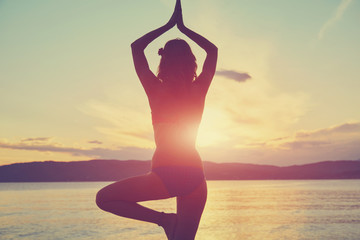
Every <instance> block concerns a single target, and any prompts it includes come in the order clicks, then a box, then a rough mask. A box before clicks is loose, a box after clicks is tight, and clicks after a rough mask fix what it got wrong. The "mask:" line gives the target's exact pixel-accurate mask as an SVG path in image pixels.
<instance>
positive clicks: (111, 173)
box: [0, 159, 360, 182]
mask: <svg viewBox="0 0 360 240" xmlns="http://www.w3.org/2000/svg"><path fill="white" fill-rule="evenodd" d="M150 169H151V161H150V160H147V161H141V160H115V159H110V160H101V159H93V160H87V161H72V162H58V161H45V162H29V163H13V164H9V165H3V166H0V182H63V181H117V180H120V179H124V178H128V177H132V176H136V175H141V174H145V173H147V172H149V171H150ZM204 171H205V176H206V178H207V179H208V180H295V179H360V161H359V160H338V161H322V162H316V163H309V164H304V165H292V166H273V165H259V164H251V163H234V162H232V163H216V162H208V161H204Z"/></svg>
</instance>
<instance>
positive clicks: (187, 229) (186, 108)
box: [96, 0, 217, 240]
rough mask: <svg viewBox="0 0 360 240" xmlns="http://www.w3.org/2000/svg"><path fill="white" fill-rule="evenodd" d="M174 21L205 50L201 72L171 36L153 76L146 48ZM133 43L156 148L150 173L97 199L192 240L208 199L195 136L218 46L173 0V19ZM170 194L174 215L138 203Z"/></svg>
mask: <svg viewBox="0 0 360 240" xmlns="http://www.w3.org/2000/svg"><path fill="white" fill-rule="evenodd" d="M175 25H177V27H178V29H179V30H180V31H181V32H182V33H184V34H185V35H186V36H188V37H189V38H190V39H191V40H193V41H194V42H195V43H197V44H198V45H199V46H200V47H201V48H203V49H204V50H205V51H206V53H207V56H206V59H205V62H204V65H203V69H202V72H201V74H200V75H199V76H196V68H197V64H196V59H195V56H194V55H193V53H192V51H191V49H190V46H189V45H188V44H187V43H186V42H185V41H184V40H181V39H174V40H170V41H169V42H167V43H166V44H165V47H164V48H161V49H159V52H158V53H159V55H161V61H160V65H159V69H158V74H157V76H155V75H154V74H153V73H152V72H151V70H150V69H149V65H148V62H147V60H146V57H145V54H144V50H145V48H146V47H147V45H148V44H149V43H151V42H152V41H153V40H154V39H156V38H157V37H159V36H160V35H162V34H163V33H165V32H166V31H168V30H169V29H171V28H172V27H174V26H175ZM131 48H132V54H133V59H134V65H135V70H136V73H137V75H138V77H139V79H140V81H141V83H142V86H143V87H144V89H145V92H146V94H147V96H148V99H149V104H150V108H151V114H152V123H153V128H154V138H155V143H156V151H155V153H154V155H153V158H152V166H151V172H150V173H148V174H146V175H143V176H137V177H132V178H129V179H125V180H122V181H119V182H115V183H113V184H110V185H108V186H106V187H104V188H103V189H101V190H100V191H99V192H98V194H97V196H96V203H97V205H98V206H99V207H100V208H101V209H103V210H105V211H108V212H111V213H113V214H116V215H118V216H122V217H127V218H132V219H137V220H141V221H146V222H151V223H156V224H158V225H159V226H161V227H163V228H164V230H165V233H166V235H167V238H168V239H172V240H187V239H194V238H195V235H196V232H197V229H198V225H199V222H200V218H201V215H202V212H203V209H204V206H205V202H206V198H207V186H206V180H205V177H204V172H203V165H202V161H201V158H200V156H199V154H198V152H197V150H196V148H195V141H196V136H197V130H198V126H199V124H200V121H201V117H202V113H203V110H204V103H205V96H206V93H207V91H208V88H209V86H210V83H211V81H212V78H213V76H214V74H215V69H216V62H217V47H216V46H215V45H214V44H212V43H211V42H209V41H208V40H206V39H205V38H204V37H202V36H200V35H199V34H197V33H195V32H193V31H192V30H190V29H188V28H187V27H186V26H185V25H184V23H183V18H182V10H181V3H180V0H177V1H176V6H175V10H174V13H173V15H172V16H171V19H170V20H169V21H168V22H167V23H166V24H165V25H164V26H162V27H160V28H158V29H156V30H154V31H152V32H149V33H147V34H146V35H144V36H143V37H141V38H139V39H138V40H136V41H135V42H133V43H132V44H131ZM170 197H176V198H177V213H176V214H174V213H163V212H158V211H155V210H152V209H149V208H146V207H144V206H141V205H139V204H138V202H142V201H149V200H157V199H165V198H170Z"/></svg>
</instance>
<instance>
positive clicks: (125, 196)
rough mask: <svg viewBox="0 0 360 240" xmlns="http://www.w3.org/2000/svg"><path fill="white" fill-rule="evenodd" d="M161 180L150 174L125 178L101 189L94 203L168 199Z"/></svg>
mask: <svg viewBox="0 0 360 240" xmlns="http://www.w3.org/2000/svg"><path fill="white" fill-rule="evenodd" d="M169 197H170V196H169V193H168V192H167V190H166V188H165V186H164V184H163V183H162V181H161V179H160V178H159V177H158V176H157V175H156V174H154V173H152V172H150V173H148V174H145V175H141V176H136V177H131V178H127V179H124V180H121V181H118V182H115V183H112V184H110V185H108V186H106V187H104V188H102V189H101V190H100V191H99V192H98V193H97V196H96V201H101V202H109V201H129V202H141V201H149V200H156V199H165V198H169Z"/></svg>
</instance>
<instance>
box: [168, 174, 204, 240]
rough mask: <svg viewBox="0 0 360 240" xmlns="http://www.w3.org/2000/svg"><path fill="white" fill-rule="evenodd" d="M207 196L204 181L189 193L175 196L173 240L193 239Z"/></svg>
mask: <svg viewBox="0 0 360 240" xmlns="http://www.w3.org/2000/svg"><path fill="white" fill-rule="evenodd" d="M206 198H207V185H206V181H204V182H203V183H202V184H201V185H200V186H199V187H198V188H197V189H196V190H195V191H194V192H192V193H191V194H189V195H186V196H181V197H177V217H178V219H177V225H176V229H175V237H174V240H194V238H195V235H196V232H197V229H198V227H199V222H200V219H201V215H202V213H203V210H204V207H205V203H206Z"/></svg>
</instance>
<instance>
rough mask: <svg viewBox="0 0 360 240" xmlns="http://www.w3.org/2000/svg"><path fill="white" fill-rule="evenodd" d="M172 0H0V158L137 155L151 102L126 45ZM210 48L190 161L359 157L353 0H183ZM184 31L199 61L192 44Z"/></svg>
mask: <svg viewBox="0 0 360 240" xmlns="http://www.w3.org/2000/svg"><path fill="white" fill-rule="evenodd" d="M174 3H175V0H151V1H150V0H120V1H118V0H87V1H80V0H75V1H74V0H61V1H60V0H17V1H11V0H1V1H0V165H4V164H10V163H14V162H30V161H45V160H56V161H74V160H87V159H94V158H98V159H120V160H127V159H139V160H149V159H151V157H152V154H153V152H154V147H155V144H154V138H153V131H152V125H151V115H150V108H149V106H148V100H147V98H146V95H145V92H144V90H143V89H142V87H141V84H140V82H139V80H138V78H137V76H136V74H135V71H134V67H133V63H132V58H131V51H130V44H131V43H132V42H133V41H134V40H135V39H137V38H139V37H140V36H142V35H143V34H145V33H147V32H149V31H150V30H153V29H155V28H157V27H159V26H161V25H162V24H165V23H166V21H167V20H168V19H169V17H170V16H171V13H172V10H173V5H174ZM182 4H183V12H184V22H185V24H186V25H188V26H189V27H190V28H192V29H193V30H195V31H197V32H199V33H200V34H202V35H204V36H205V37H207V38H208V39H209V40H211V41H212V42H213V43H214V44H216V45H217V46H218V48H219V61H218V72H217V74H216V75H215V78H214V80H213V82H212V85H211V87H210V90H209V92H208V96H207V99H206V106H205V110H204V115H203V120H202V123H201V126H200V129H199V136H198V141H197V147H198V150H199V152H200V155H201V156H202V158H203V160H207V161H215V162H245V163H256V164H271V165H294V164H305V163H310V162H318V161H324V160H357V159H360V110H359V109H360V94H359V93H360V72H359V69H360V28H359V23H360V1H358V0H302V1H298V0H275V1H267V0H251V1H250V0H183V1H182ZM175 37H181V38H184V39H185V40H188V41H189V43H191V47H192V48H193V51H194V52H195V55H196V56H197V60H198V64H199V69H201V65H202V63H203V61H204V57H205V54H204V52H203V51H202V50H201V49H200V48H199V47H198V46H196V45H194V44H193V43H192V42H190V40H189V39H187V38H186V37H184V36H183V35H182V34H181V33H180V32H178V30H177V29H173V30H171V31H170V32H168V33H166V34H165V35H163V36H162V37H160V38H159V39H157V40H156V41H155V42H153V43H152V44H151V45H150V46H149V47H148V48H147V49H146V55H147V57H148V61H149V63H150V67H151V69H152V70H153V71H154V72H156V69H157V65H158V63H159V56H158V55H157V50H158V49H159V48H160V47H162V46H163V45H164V43H165V42H166V41H167V40H169V39H172V38H175Z"/></svg>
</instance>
